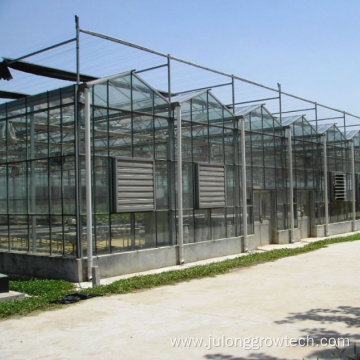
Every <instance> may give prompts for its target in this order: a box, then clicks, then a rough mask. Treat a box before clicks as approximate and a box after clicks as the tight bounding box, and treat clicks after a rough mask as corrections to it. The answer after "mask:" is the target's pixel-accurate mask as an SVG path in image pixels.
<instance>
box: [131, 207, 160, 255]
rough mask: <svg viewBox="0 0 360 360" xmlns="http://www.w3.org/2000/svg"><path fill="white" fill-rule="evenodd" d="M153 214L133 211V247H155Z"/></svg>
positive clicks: (137, 248)
mask: <svg viewBox="0 0 360 360" xmlns="http://www.w3.org/2000/svg"><path fill="white" fill-rule="evenodd" d="M155 229H156V226H155V214H154V213H153V212H143V213H135V249H136V250H139V249H146V248H152V247H156V234H155Z"/></svg>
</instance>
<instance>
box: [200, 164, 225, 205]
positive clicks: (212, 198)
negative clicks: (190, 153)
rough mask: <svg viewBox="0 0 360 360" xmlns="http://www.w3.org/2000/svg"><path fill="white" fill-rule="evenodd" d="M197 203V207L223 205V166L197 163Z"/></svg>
mask: <svg viewBox="0 0 360 360" xmlns="http://www.w3.org/2000/svg"><path fill="white" fill-rule="evenodd" d="M197 205H198V208H199V209H207V208H218V207H225V168H224V166H211V165H202V164H197Z"/></svg>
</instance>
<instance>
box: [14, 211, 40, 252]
mask: <svg viewBox="0 0 360 360" xmlns="http://www.w3.org/2000/svg"><path fill="white" fill-rule="evenodd" d="M32 233H33V232H31V233H30V234H29V228H28V217H27V216H24V215H12V216H10V217H9V240H10V250H16V251H28V249H29V235H30V238H32V237H31V235H32ZM32 245H33V247H32V248H35V249H36V237H34V241H33V242H32Z"/></svg>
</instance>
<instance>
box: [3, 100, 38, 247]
mask: <svg viewBox="0 0 360 360" xmlns="http://www.w3.org/2000/svg"><path fill="white" fill-rule="evenodd" d="M33 111H34V106H30V159H31V163H30V164H31V165H30V171H31V177H30V183H31V189H30V197H31V200H30V211H31V215H32V216H31V245H32V246H31V248H32V251H33V252H36V216H35V213H36V183H35V181H36V176H35V160H34V159H35V124H34V121H35V120H34V113H33ZM8 134H9V132H8Z"/></svg>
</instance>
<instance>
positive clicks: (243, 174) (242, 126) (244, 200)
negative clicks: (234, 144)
mask: <svg viewBox="0 0 360 360" xmlns="http://www.w3.org/2000/svg"><path fill="white" fill-rule="evenodd" d="M240 130H241V185H242V203H243V209H242V211H243V228H244V252H248V251H249V244H248V239H247V233H248V229H247V215H248V214H247V191H246V156H245V150H246V149H245V119H244V118H242V119H240Z"/></svg>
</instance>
